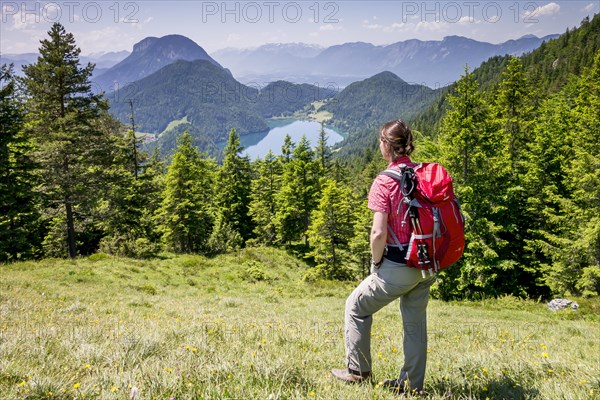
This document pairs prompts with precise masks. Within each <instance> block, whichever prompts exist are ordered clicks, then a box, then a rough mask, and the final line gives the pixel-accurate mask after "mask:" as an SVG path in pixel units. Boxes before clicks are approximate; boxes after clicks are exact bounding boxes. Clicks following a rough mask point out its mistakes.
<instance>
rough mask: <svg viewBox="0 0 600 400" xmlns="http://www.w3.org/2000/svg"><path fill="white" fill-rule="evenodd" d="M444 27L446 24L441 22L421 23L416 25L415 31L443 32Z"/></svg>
mask: <svg viewBox="0 0 600 400" xmlns="http://www.w3.org/2000/svg"><path fill="white" fill-rule="evenodd" d="M445 26H446V23H443V22H435V21H431V22H430V21H421V22H419V23H418V24H417V26H416V29H417V31H427V32H439V31H441V30H443V29H444V28H445Z"/></svg>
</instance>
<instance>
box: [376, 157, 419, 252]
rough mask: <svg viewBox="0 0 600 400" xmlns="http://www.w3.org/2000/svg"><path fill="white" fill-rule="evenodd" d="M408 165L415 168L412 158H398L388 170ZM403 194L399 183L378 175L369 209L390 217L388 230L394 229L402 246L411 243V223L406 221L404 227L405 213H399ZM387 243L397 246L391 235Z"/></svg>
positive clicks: (402, 211) (388, 236)
mask: <svg viewBox="0 0 600 400" xmlns="http://www.w3.org/2000/svg"><path fill="white" fill-rule="evenodd" d="M400 164H406V165H407V166H409V167H415V166H416V164H414V163H413V162H412V161H410V158H409V157H407V156H404V157H400V158H398V159H397V160H396V161H395V162H393V163H390V164H389V165H388V168H393V169H398V165H400ZM402 197H403V196H402V193H401V192H400V187H399V183H398V182H397V181H396V180H394V179H393V178H390V177H389V176H386V175H377V177H376V178H375V180H374V181H373V184H372V185H371V190H370V191H369V203H368V207H369V209H371V210H372V211H373V212H375V211H379V212H382V213H385V214H387V215H388V229H392V230H393V231H394V234H395V235H396V236H397V237H398V240H399V241H400V243H402V244H406V243H408V242H409V241H410V232H411V231H410V223H409V221H406V223H405V224H404V225H403V224H402V221H403V219H404V215H403V214H404V211H405V209H406V208H405V207H403V210H401V212H400V213H398V206H399V205H400V201H401V200H402ZM387 243H388V244H395V243H394V239H393V238H392V236H391V235H390V234H388V235H387Z"/></svg>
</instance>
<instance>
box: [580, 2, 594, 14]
mask: <svg viewBox="0 0 600 400" xmlns="http://www.w3.org/2000/svg"><path fill="white" fill-rule="evenodd" d="M597 6H598V4H596V3H590V4H588V5H587V6H585V7H583V9H582V10H581V11H583V12H590V11H593V10H594V9H595V8H596V7H597Z"/></svg>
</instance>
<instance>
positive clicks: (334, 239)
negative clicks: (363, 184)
mask: <svg viewBox="0 0 600 400" xmlns="http://www.w3.org/2000/svg"><path fill="white" fill-rule="evenodd" d="M351 198H352V195H351V193H350V190H349V189H348V188H347V187H345V186H343V185H339V184H338V183H337V182H336V181H334V180H332V179H327V180H325V182H324V183H323V191H322V195H321V199H320V201H319V204H318V206H317V208H316V209H315V210H314V211H313V212H312V218H311V223H310V227H309V229H308V232H307V236H308V240H309V243H310V247H311V248H312V251H311V252H310V253H309V255H311V256H313V257H314V259H315V262H316V263H317V265H316V269H317V271H318V273H319V275H321V276H322V277H324V278H327V279H348V278H350V276H351V273H350V271H349V270H348V268H347V267H346V266H345V265H344V261H345V259H346V257H344V255H346V254H344V253H343V252H344V250H347V249H348V242H349V241H350V239H351V237H352V234H353V225H352V222H353V221H352V217H353V215H352V210H353V207H352V201H351Z"/></svg>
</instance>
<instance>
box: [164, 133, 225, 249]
mask: <svg viewBox="0 0 600 400" xmlns="http://www.w3.org/2000/svg"><path fill="white" fill-rule="evenodd" d="M178 143H179V145H178V146H177V149H176V150H175V154H173V160H172V162H171V165H170V166H169V169H168V172H167V175H166V176H165V188H164V192H163V200H162V202H161V205H160V208H159V209H158V210H157V214H156V221H157V224H158V227H157V229H158V231H159V232H160V233H161V234H162V241H163V243H164V244H165V245H166V246H167V248H169V249H171V250H173V251H175V252H179V253H195V252H202V251H205V250H206V246H205V245H206V242H207V240H208V238H209V237H210V234H211V232H212V229H213V223H214V221H213V215H212V212H211V211H212V210H211V209H210V204H211V203H212V202H213V194H212V188H213V175H214V167H215V166H214V162H213V161H212V160H210V159H206V158H203V157H202V156H201V155H200V153H199V152H198V149H197V148H196V147H195V146H193V145H192V137H191V135H190V134H189V133H187V132H185V133H184V134H183V135H181V136H180V137H179V138H178Z"/></svg>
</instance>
